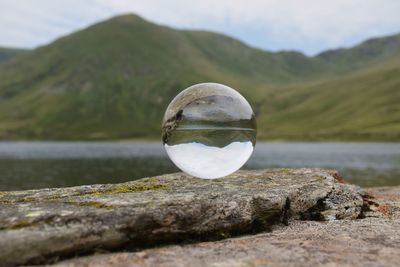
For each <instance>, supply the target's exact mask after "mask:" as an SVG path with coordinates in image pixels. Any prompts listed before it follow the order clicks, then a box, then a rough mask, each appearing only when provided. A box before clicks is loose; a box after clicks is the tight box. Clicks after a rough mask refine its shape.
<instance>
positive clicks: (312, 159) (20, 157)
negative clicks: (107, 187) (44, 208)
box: [0, 142, 400, 191]
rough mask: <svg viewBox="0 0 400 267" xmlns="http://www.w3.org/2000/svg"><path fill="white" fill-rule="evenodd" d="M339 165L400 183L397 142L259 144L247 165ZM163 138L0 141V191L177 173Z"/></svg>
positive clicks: (372, 180) (360, 179)
mask: <svg viewBox="0 0 400 267" xmlns="http://www.w3.org/2000/svg"><path fill="white" fill-rule="evenodd" d="M271 167H293V168H299V167H323V168H335V169H338V170H339V171H340V172H341V174H342V175H343V176H344V178H345V179H346V180H347V181H349V182H352V183H356V184H359V185H362V186H386V185H400V143H258V144H257V145H256V149H255V152H254V153H253V155H252V156H251V158H250V160H249V162H248V163H247V164H246V165H245V166H244V168H245V169H260V168H271ZM176 171H178V169H177V168H176V167H175V166H174V165H173V164H172V162H171V161H170V160H169V159H168V157H167V155H166V152H165V151H164V148H163V147H162V144H161V143H155V142H154V143H153V142H148V143H104V142H0V191H1V190H22V189H32V188H45V187H61V186H74V185H83V184H95V183H118V182H124V181H130V180H135V179H138V178H141V177H146V176H152V175H158V174H163V173H171V172H176Z"/></svg>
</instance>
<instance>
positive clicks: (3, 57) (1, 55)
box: [0, 47, 27, 62]
mask: <svg viewBox="0 0 400 267" xmlns="http://www.w3.org/2000/svg"><path fill="white" fill-rule="evenodd" d="M26 52H27V50H24V49H16V48H6V47H0V62H4V61H7V60H10V59H12V58H13V57H15V56H17V55H19V54H23V53H26Z"/></svg>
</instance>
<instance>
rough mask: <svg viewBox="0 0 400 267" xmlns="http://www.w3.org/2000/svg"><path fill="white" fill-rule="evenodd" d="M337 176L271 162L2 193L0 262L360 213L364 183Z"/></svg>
mask: <svg viewBox="0 0 400 267" xmlns="http://www.w3.org/2000/svg"><path fill="white" fill-rule="evenodd" d="M338 178H339V176H338V174H337V173H336V172H334V171H329V170H321V169H296V170H291V169H271V170H259V171H241V172H237V173H235V174H233V175H231V176H229V177H226V178H223V179H218V180H202V179H196V178H192V177H189V176H187V175H185V174H182V173H177V174H169V175H162V176H158V177H153V178H145V179H141V180H138V181H133V182H129V183H124V184H116V185H90V186H79V187H72V188H58V189H42V190H29V191H20V192H3V193H0V248H1V249H0V262H2V263H4V264H8V265H13V264H27V263H46V262H47V263H48V262H51V261H52V260H54V259H58V258H59V257H61V258H63V257H72V256H74V255H77V254H82V253H91V252H93V251H96V250H97V251H98V250H99V249H107V250H110V249H130V250H132V249H137V248H143V247H148V246H154V245H159V244H162V243H166V242H169V243H172V242H181V241H188V240H192V241H200V240H203V241H204V240H216V239H222V238H226V237H229V236H234V235H238V234H244V233H256V232H260V231H263V230H270V229H271V228H274V227H276V226H278V225H283V224H287V223H288V221H292V220H295V219H302V220H328V221H329V220H338V219H355V218H357V217H360V216H362V206H363V199H362V195H361V192H360V189H359V188H357V187H355V186H352V185H347V184H343V183H341V182H340V181H339V180H338ZM334 223H336V222H334ZM288 229H290V227H289V228H288ZM314 230H315V233H318V229H314ZM135 257H136V256H135Z"/></svg>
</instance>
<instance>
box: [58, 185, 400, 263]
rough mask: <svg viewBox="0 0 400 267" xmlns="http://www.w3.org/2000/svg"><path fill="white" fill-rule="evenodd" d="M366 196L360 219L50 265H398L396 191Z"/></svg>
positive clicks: (399, 196)
mask: <svg viewBox="0 0 400 267" xmlns="http://www.w3.org/2000/svg"><path fill="white" fill-rule="evenodd" d="M366 193H367V195H365V198H366V199H365V206H364V211H365V212H364V213H363V214H364V216H365V217H364V218H362V219H357V220H332V221H326V222H318V221H301V220H293V221H291V222H290V224H289V226H286V227H285V226H279V225H277V226H275V227H273V231H272V232H268V233H265V232H264V233H260V234H256V235H247V236H243V237H239V238H230V239H225V240H222V241H215V242H202V243H198V244H187V245H180V246H177V245H174V246H166V247H161V248H153V249H146V250H143V251H140V252H135V253H132V252H120V253H110V254H100V255H94V256H89V257H83V258H78V259H72V260H67V261H64V262H60V263H58V264H57V265H56V266H59V267H78V266H86V267H91V266H99V265H101V266H166V267H168V266H171V267H172V266H173V267H179V266H199V267H205V266H229V267H235V266H243V267H245V266H246V267H248V266H399V262H400V187H394V188H377V189H371V190H368V191H367V192H366ZM367 196H368V197H367ZM371 196H374V197H371Z"/></svg>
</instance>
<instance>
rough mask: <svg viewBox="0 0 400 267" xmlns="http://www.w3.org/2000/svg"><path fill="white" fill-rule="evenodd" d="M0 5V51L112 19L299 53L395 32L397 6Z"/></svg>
mask: <svg viewBox="0 0 400 267" xmlns="http://www.w3.org/2000/svg"><path fill="white" fill-rule="evenodd" d="M21 3H22V2H21V1H12V0H0V32H1V35H0V44H2V45H11V46H25V47H34V46H37V45H41V44H45V43H47V42H49V41H51V40H53V39H55V38H57V37H59V36H60V35H63V34H67V33H70V32H72V31H75V30H76V29H79V28H82V27H85V26H87V25H89V24H92V23H94V22H97V21H99V20H103V19H106V18H109V17H111V16H114V15H117V14H120V13H128V12H132V13H137V14H139V15H141V16H143V17H145V18H147V19H149V20H151V21H155V22H157V23H161V24H166V25H170V26H173V27H177V28H190V29H193V28H195V29H198V28H200V29H207V30H213V31H218V32H224V33H227V34H229V35H232V36H235V37H238V38H240V39H242V40H243V41H245V42H247V43H249V44H251V45H253V46H257V47H262V48H266V49H271V50H274V51H276V50H281V49H292V50H301V51H303V52H306V53H309V54H311V53H316V52H318V51H321V50H324V49H327V48H333V47H338V46H350V45H353V44H355V43H356V42H359V41H361V40H363V39H365V38H368V37H371V36H382V35H387V34H392V33H395V32H398V31H400V16H399V15H398V13H399V10H400V1H397V0H381V1H377V0H335V1H321V0H305V1H290V0H280V1H278V0H266V1H260V0H246V1H238V0H230V1H228V0H219V1H212V0H202V1H187V0H186V1H183V0H170V1H166V0H155V1H144V0H142V1H139V0H119V1H111V0H109V1H107V0H91V1H77V0H70V1H66V0H59V1H50V0H36V1H24V2H23V4H21Z"/></svg>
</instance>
